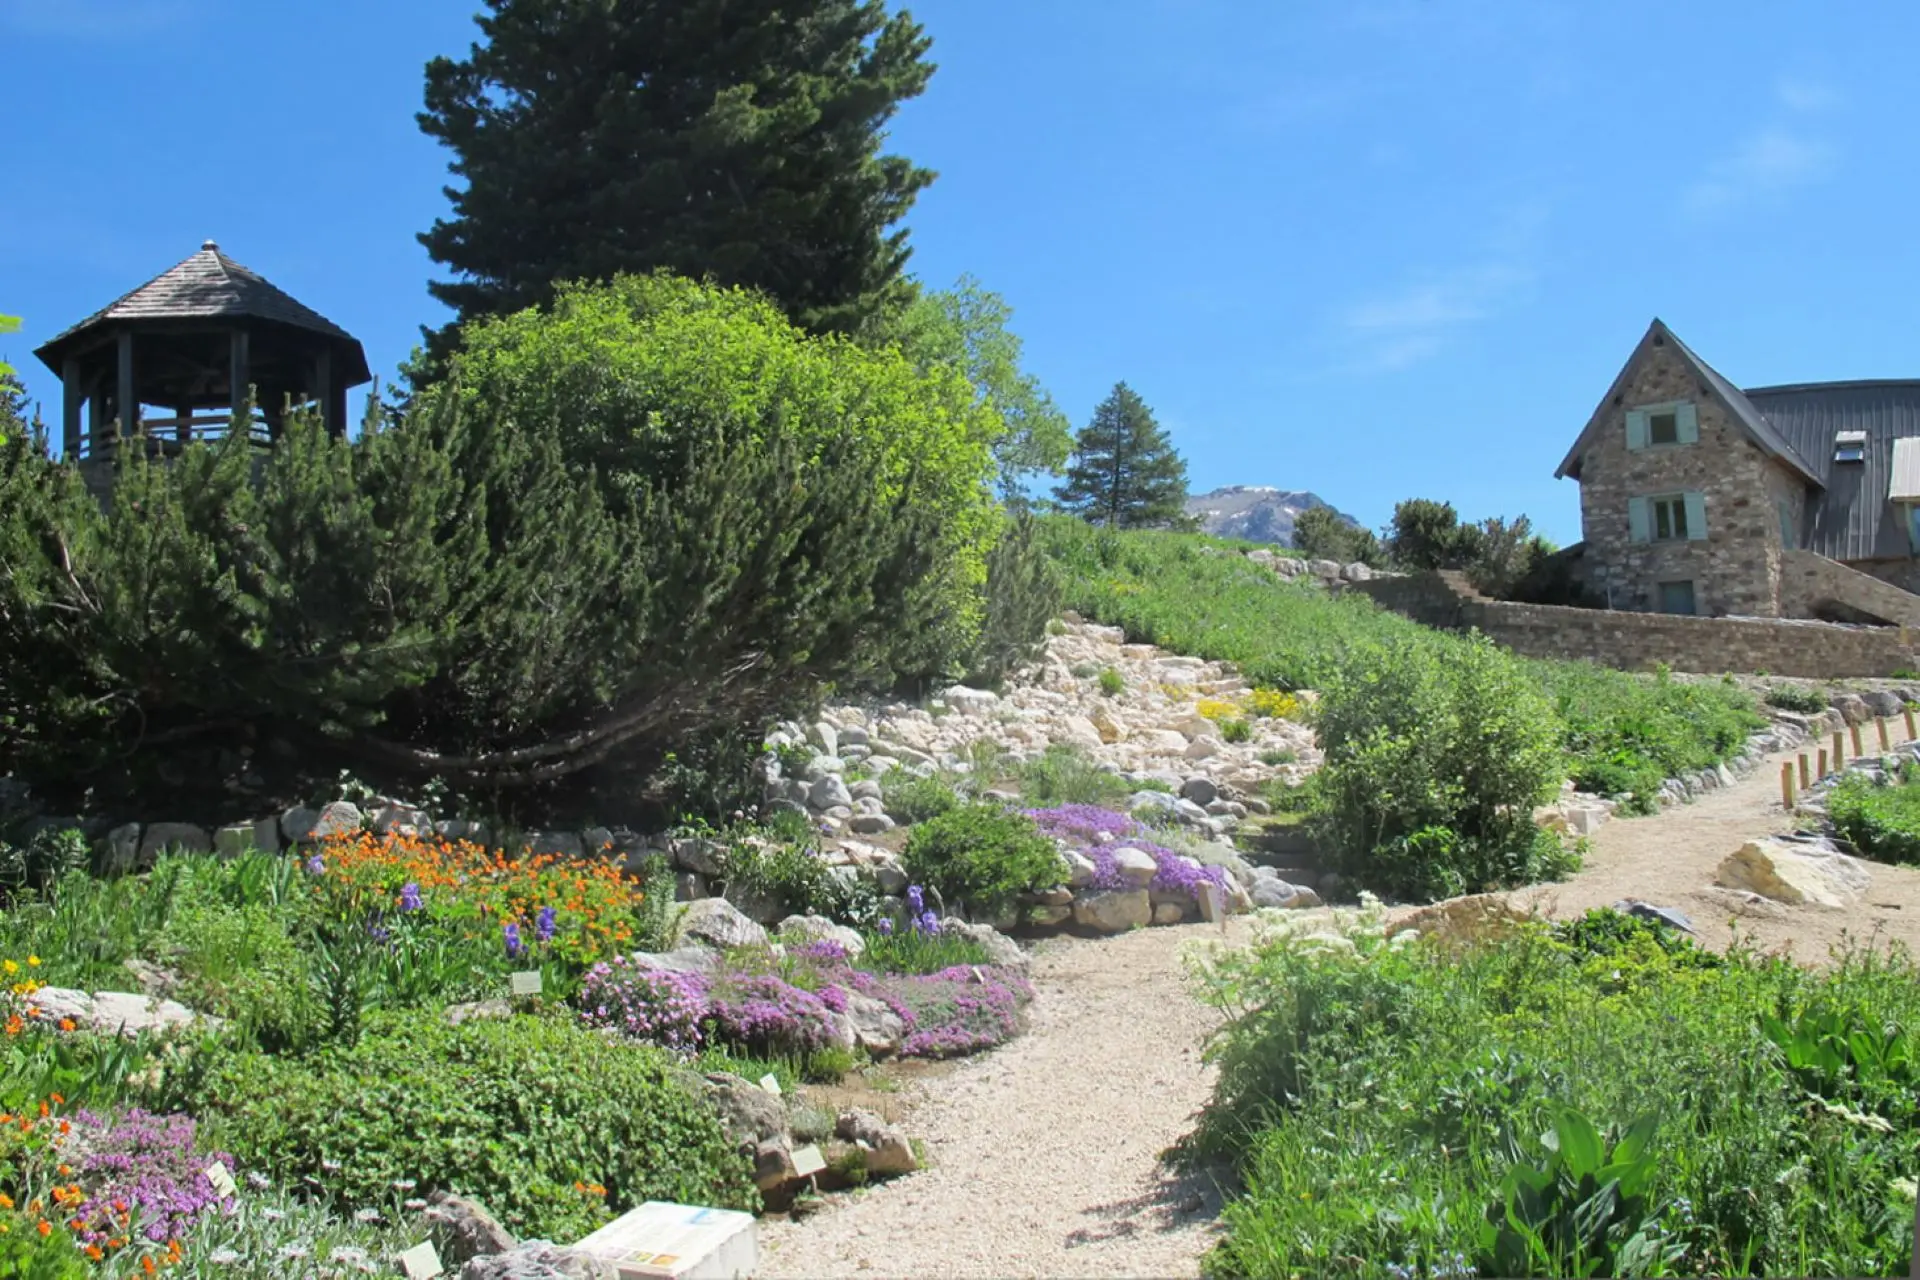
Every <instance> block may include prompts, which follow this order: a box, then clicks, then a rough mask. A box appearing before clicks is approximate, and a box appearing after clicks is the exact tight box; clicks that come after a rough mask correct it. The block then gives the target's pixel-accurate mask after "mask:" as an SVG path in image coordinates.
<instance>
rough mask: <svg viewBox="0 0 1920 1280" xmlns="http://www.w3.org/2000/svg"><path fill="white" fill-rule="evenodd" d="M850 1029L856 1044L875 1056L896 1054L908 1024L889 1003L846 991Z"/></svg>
mask: <svg viewBox="0 0 1920 1280" xmlns="http://www.w3.org/2000/svg"><path fill="white" fill-rule="evenodd" d="M844 1016H845V1018H846V1020H847V1027H848V1029H849V1030H850V1031H851V1032H852V1036H853V1041H854V1043H855V1044H858V1045H859V1046H860V1047H861V1048H862V1049H865V1050H866V1051H867V1052H868V1053H870V1054H872V1055H874V1056H875V1057H882V1056H884V1055H886V1054H890V1053H894V1052H897V1051H898V1050H899V1048H900V1042H901V1041H903V1040H905V1039H906V1038H907V1024H906V1022H905V1021H904V1020H903V1019H902V1018H901V1017H900V1015H899V1014H897V1013H895V1012H894V1011H893V1008H892V1006H890V1005H888V1004H887V1002H886V1001H884V1000H880V999H878V998H876V997H874V996H869V995H862V994H861V993H860V992H858V991H849V992H847V1011H846V1013H845V1015H844Z"/></svg>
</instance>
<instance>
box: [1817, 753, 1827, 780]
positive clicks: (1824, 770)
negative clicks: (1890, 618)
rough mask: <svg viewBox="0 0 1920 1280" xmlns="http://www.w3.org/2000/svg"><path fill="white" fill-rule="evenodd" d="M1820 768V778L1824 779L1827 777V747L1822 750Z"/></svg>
mask: <svg viewBox="0 0 1920 1280" xmlns="http://www.w3.org/2000/svg"><path fill="white" fill-rule="evenodd" d="M1818 768H1819V770H1820V776H1821V777H1823V778H1824V777H1826V776H1827V749H1826V748H1825V747H1822V748H1820V763H1819V765H1818Z"/></svg>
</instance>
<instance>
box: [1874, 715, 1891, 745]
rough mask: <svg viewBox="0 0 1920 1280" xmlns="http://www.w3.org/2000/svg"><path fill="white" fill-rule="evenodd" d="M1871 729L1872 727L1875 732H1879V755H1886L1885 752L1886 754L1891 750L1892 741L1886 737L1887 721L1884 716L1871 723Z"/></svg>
mask: <svg viewBox="0 0 1920 1280" xmlns="http://www.w3.org/2000/svg"><path fill="white" fill-rule="evenodd" d="M1873 727H1874V728H1875V729H1876V730H1877V731H1878V732H1879V734H1880V753H1881V754H1882V755H1885V754H1886V753H1887V752H1888V751H1889V750H1891V749H1892V747H1893V743H1892V741H1891V740H1889V739H1888V737H1887V719H1886V717H1885V716H1882V717H1880V719H1878V720H1875V721H1874V722H1873Z"/></svg>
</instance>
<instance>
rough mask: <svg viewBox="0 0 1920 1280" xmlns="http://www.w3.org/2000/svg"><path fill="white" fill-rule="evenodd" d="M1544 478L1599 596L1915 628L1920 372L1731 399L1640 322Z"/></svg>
mask: <svg viewBox="0 0 1920 1280" xmlns="http://www.w3.org/2000/svg"><path fill="white" fill-rule="evenodd" d="M1555 474H1556V476H1572V477H1573V478H1574V479H1575V480H1577V481H1578V482H1579V484H1580V522H1581V532H1582V535H1583V541H1582V542H1581V543H1580V544H1578V545H1577V546H1575V547H1572V548H1569V549H1568V552H1567V555H1568V560H1569V564H1570V567H1571V568H1572V571H1573V573H1574V576H1575V578H1576V580H1577V581H1578V582H1580V584H1581V585H1582V586H1583V587H1584V588H1585V589H1586V591H1587V593H1588V594H1589V595H1590V596H1591V597H1592V598H1593V601H1594V602H1595V603H1597V604H1604V605H1605V606H1607V607H1609V608H1613V609H1625V610H1636V611H1641V612H1656V613H1676V614H1700V615H1705V616H1713V617H1755V618H1819V619H1825V620H1828V621H1833V622H1851V623H1867V624H1881V625H1898V626H1903V627H1904V626H1920V595H1916V594H1915V592H1920V559H1917V558H1916V554H1917V553H1920V380H1911V381H1886V382H1877V381H1876V382H1818V383H1801V384H1797V385H1793V386H1777V387H1759V388H1752V389H1748V390H1744V391H1743V390H1741V389H1740V388H1738V387H1736V386H1734V385H1733V384H1732V383H1731V382H1728V381H1727V380H1726V379H1725V378H1723V377H1722V376H1721V375H1720V374H1719V373H1717V372H1715V371H1714V369H1713V368H1712V367H1711V366H1709V365H1708V364H1707V362H1706V361H1704V360H1702V359H1701V358H1700V357H1699V356H1697V355H1695V354H1694V353H1693V352H1692V351H1691V350H1689V349H1688V348H1687V346H1686V344H1685V343H1683V342H1681V341H1680V339H1679V338H1677V337H1675V336H1674V334H1673V331H1672V330H1670V329H1668V328H1667V326H1666V325H1664V324H1662V323H1661V322H1660V321H1659V320H1655V321H1654V322H1653V324H1652V326H1651V327H1650V328H1649V329H1648V330H1647V332H1646V336H1645V337H1643V338H1641V340H1640V344H1639V345H1638V346H1637V347H1635V348H1634V351H1633V355H1632V356H1631V357H1630V358H1629V359H1628V360H1627V363H1626V366H1625V367H1624V368H1622V369H1621V370H1620V374H1619V376H1618V377H1616V378H1615V379H1614V380H1613V385H1612V386H1611V387H1610V388H1608V390H1607V394H1606V396H1605V397H1604V398H1603V399H1602V400H1601V401H1600V406H1599V408H1598V409H1596V410H1595V411H1594V414H1593V417H1592V419H1591V420H1590V421H1589V422H1588V423H1587V425H1586V428H1585V430H1583V431H1581V433H1580V437H1579V439H1577V440H1575V441H1574V443H1573V448H1572V449H1570V450H1569V451H1568V453H1567V456H1566V460H1565V461H1564V462H1562V463H1561V464H1560V469H1559V471H1557V472H1556V473H1555Z"/></svg>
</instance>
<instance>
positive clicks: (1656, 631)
mask: <svg viewBox="0 0 1920 1280" xmlns="http://www.w3.org/2000/svg"><path fill="white" fill-rule="evenodd" d="M1834 567H1835V568H1842V566H1839V565H1835V566H1834ZM1853 576H1855V577H1864V575H1860V574H1854V575H1853ZM1869 581H1871V579H1869ZM1876 585H1877V584H1876ZM1351 589H1352V590H1357V591H1364V592H1365V593H1366V594H1367V595H1368V596H1369V597H1371V598H1372V599H1373V600H1374V601H1375V602H1376V603H1378V604H1380V605H1381V606H1382V607H1384V608H1388V609H1392V610H1393V611H1394V612H1396V613H1401V614H1404V615H1406V616H1407V617H1410V618H1412V619H1413V620H1414V621H1416V622H1420V623H1424V624H1425V625H1427V626H1431V627H1439V628H1442V629H1444V630H1450V631H1465V630H1468V629H1475V630H1479V631H1481V632H1484V633H1485V634H1486V635H1488V636H1490V637H1491V638H1492V639H1494V640H1495V641H1497V642H1499V643H1500V644H1502V645H1504V646H1506V647H1507V648H1509V649H1512V650H1513V651H1514V652H1515V653H1519V654H1523V655H1525V656H1527V657H1532V658H1571V659H1584V660H1586V661H1590V662H1595V663H1598V664H1600V665H1602V666H1608V667H1619V668H1622V669H1625V670H1641V669H1645V668H1648V667H1651V666H1653V665H1655V664H1656V663H1664V664H1666V665H1667V666H1668V667H1670V668H1672V669H1673V670H1675V671H1689V672H1706V673H1710V672H1721V671H1765V672H1768V673H1769V674H1772V675H1780V676H1800V677H1806V678H1810V679H1837V678H1840V677H1846V676H1891V675H1894V674H1896V673H1899V672H1902V671H1910V670H1914V669H1916V668H1920V657H1917V656H1916V647H1920V634H1909V633H1908V632H1907V630H1906V629H1905V628H1904V627H1854V626H1841V625H1837V624H1833V623H1824V622H1810V621H1799V620H1787V619H1772V618H1698V617H1684V616H1680V615H1675V614H1664V613H1630V612H1626V611H1623V610H1610V609H1573V608H1567V607H1565V606H1562V605H1539V604H1512V603H1508V602H1506V601H1500V600H1489V599H1487V598H1486V597H1484V596H1481V595H1479V594H1478V593H1476V592H1474V591H1473V589H1472V588H1471V587H1469V586H1467V585H1466V583H1465V580H1464V579H1462V578H1461V577H1460V576H1459V575H1458V574H1447V573H1423V574H1414V575H1410V576H1408V577H1404V578H1388V579H1384V580H1382V579H1375V580H1373V581H1369V582H1356V583H1353V584H1352V585H1351ZM1888 590H1893V589H1892V588H1888ZM1903 594H1904V593H1903Z"/></svg>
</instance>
